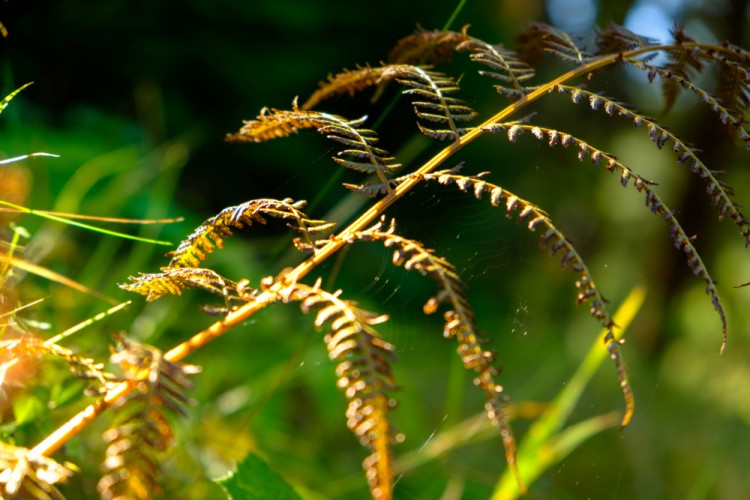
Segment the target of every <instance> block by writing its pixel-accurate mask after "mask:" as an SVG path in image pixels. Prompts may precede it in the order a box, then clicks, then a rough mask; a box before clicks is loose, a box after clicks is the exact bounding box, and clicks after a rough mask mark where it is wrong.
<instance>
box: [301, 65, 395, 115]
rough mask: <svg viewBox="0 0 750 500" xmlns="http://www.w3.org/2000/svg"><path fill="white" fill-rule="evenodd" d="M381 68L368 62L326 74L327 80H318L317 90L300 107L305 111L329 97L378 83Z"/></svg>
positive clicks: (351, 93) (381, 72) (351, 94)
mask: <svg viewBox="0 0 750 500" xmlns="http://www.w3.org/2000/svg"><path fill="white" fill-rule="evenodd" d="M383 69H384V67H383V66H381V67H379V68H372V67H370V65H369V64H368V65H366V66H363V67H357V69H354V70H348V69H345V70H344V71H342V72H340V73H337V74H336V75H328V78H327V80H326V81H325V82H320V84H319V85H318V86H319V88H318V90H316V91H315V92H313V94H312V95H311V96H310V97H308V98H307V100H306V101H305V103H304V104H303V105H302V106H300V109H301V110H305V111H307V110H310V109H312V108H314V107H315V106H317V105H318V104H319V103H320V102H322V101H325V100H327V99H330V98H331V97H334V96H337V95H340V94H348V95H349V96H350V97H351V96H353V95H354V94H356V93H357V92H361V91H362V90H364V89H366V88H369V87H373V86H375V85H378V84H380V83H381V78H382V77H383Z"/></svg>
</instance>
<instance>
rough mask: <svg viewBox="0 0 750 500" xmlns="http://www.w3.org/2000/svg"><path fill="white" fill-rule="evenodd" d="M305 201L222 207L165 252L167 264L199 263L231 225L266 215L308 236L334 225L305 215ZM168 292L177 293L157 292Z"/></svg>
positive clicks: (265, 201)
mask: <svg viewBox="0 0 750 500" xmlns="http://www.w3.org/2000/svg"><path fill="white" fill-rule="evenodd" d="M305 204H306V202H305V201H293V200H291V199H290V198H286V199H283V200H274V199H270V198H261V199H257V200H250V201H247V202H245V203H243V204H241V205H237V206H234V207H228V208H225V209H224V210H222V211H221V212H219V214H218V215H216V216H214V217H211V218H210V219H208V220H207V221H205V222H204V223H203V224H201V225H200V226H199V227H198V228H197V229H196V230H195V231H194V232H193V234H191V235H190V236H188V237H187V239H186V240H184V241H182V243H180V245H179V246H178V247H177V249H176V250H174V251H172V252H169V253H168V254H167V256H168V257H171V258H172V260H171V261H170V262H169V266H168V267H169V268H180V267H198V266H199V265H200V263H201V261H202V260H205V259H206V257H207V254H209V253H211V252H212V251H213V250H214V248H217V247H218V248H222V246H223V244H224V238H226V237H228V236H230V235H231V234H232V228H236V229H241V228H243V227H245V226H252V225H253V223H259V224H266V222H267V220H266V217H273V218H276V219H285V220H288V221H290V222H289V226H290V227H291V228H293V229H295V230H297V231H299V232H301V233H302V234H303V235H305V236H306V237H309V235H310V234H314V233H318V232H325V231H328V230H330V229H332V228H333V227H334V224H333V223H330V222H326V221H323V220H315V219H310V218H308V217H307V215H305V214H304V213H303V212H302V209H303V208H304V207H305ZM134 279H137V278H134ZM165 285H166V284H165ZM132 291H137V290H132ZM167 292H169V293H179V292H177V291H176V290H174V289H171V290H166V291H163V292H161V293H159V295H163V294H164V293H167ZM138 293H140V292H138ZM159 295H157V297H158V296H159ZM154 298H156V297H154ZM152 300H153V299H152Z"/></svg>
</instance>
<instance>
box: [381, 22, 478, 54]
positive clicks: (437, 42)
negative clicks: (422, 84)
mask: <svg viewBox="0 0 750 500" xmlns="http://www.w3.org/2000/svg"><path fill="white" fill-rule="evenodd" d="M468 29H469V26H468V25H466V26H464V27H463V29H462V30H461V32H460V33H457V32H455V31H429V30H425V29H423V28H417V31H416V32H415V33H413V34H411V35H409V36H406V37H404V38H402V39H401V40H399V41H398V43H397V44H396V46H395V47H393V49H392V50H391V52H390V54H388V62H389V63H391V64H424V63H429V64H436V63H438V62H440V61H448V60H450V59H451V57H452V56H453V52H454V51H455V50H456V47H457V46H458V45H460V44H461V43H462V42H464V41H466V40H467V39H468V36H467V34H466V32H467V31H468Z"/></svg>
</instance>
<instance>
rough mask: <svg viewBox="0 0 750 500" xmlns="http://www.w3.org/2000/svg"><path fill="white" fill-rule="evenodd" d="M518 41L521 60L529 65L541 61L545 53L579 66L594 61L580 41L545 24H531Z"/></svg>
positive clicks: (519, 36)
mask: <svg viewBox="0 0 750 500" xmlns="http://www.w3.org/2000/svg"><path fill="white" fill-rule="evenodd" d="M516 40H517V42H518V44H519V50H518V53H519V55H520V57H521V59H522V60H523V61H526V62H527V63H529V64H534V63H535V62H536V61H538V60H539V59H541V56H542V54H543V53H545V52H548V53H550V54H553V55H555V56H557V57H558V58H560V59H562V60H563V61H565V62H568V63H572V64H575V65H577V66H583V65H584V64H586V63H588V62H591V61H592V60H593V59H594V56H593V55H592V54H590V53H589V52H588V51H587V50H586V49H585V47H584V46H583V43H582V42H581V40H580V39H578V38H577V37H574V36H571V35H569V34H568V33H566V32H565V31H563V30H561V29H558V28H555V27H554V26H550V25H548V24H544V23H537V22H532V23H529V25H528V26H527V27H526V29H525V30H524V31H523V32H522V33H521V34H520V35H518V37H517V38H516Z"/></svg>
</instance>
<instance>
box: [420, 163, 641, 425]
mask: <svg viewBox="0 0 750 500" xmlns="http://www.w3.org/2000/svg"><path fill="white" fill-rule="evenodd" d="M486 175H487V172H485V173H481V174H479V175H476V176H473V177H469V176H465V175H458V174H455V173H454V171H443V172H433V173H430V174H424V175H422V177H423V178H424V179H425V180H428V181H437V182H439V183H440V184H446V185H448V184H454V185H456V186H457V187H458V188H459V189H461V191H464V192H467V193H468V192H470V193H473V194H474V196H475V197H476V198H477V199H481V197H482V194H484V193H489V196H490V203H491V204H492V205H493V206H500V205H501V204H502V205H504V206H505V214H506V216H507V217H508V218H510V217H512V216H513V215H514V214H515V216H516V221H517V222H523V223H525V224H526V225H527V227H528V229H529V230H530V231H536V229H537V228H541V229H542V232H541V237H540V242H541V245H542V247H549V248H550V255H555V254H557V253H558V252H560V251H562V258H561V260H560V265H561V266H562V267H563V268H565V267H567V266H570V268H571V269H573V270H574V271H576V272H577V273H578V276H579V278H578V280H576V282H575V285H576V288H577V289H578V296H577V298H576V300H577V302H578V304H581V303H584V302H589V303H590V308H589V312H590V314H591V315H592V316H593V317H594V318H596V319H597V320H598V321H599V322H600V323H601V324H602V326H604V328H606V329H607V335H606V336H605V338H604V341H605V342H606V345H607V349H608V351H609V354H610V357H611V358H612V360H613V361H614V362H615V367H616V369H617V377H618V380H619V382H620V387H621V388H622V391H623V395H624V398H625V406H626V411H625V416H624V417H623V420H622V425H623V426H625V425H627V424H628V423H629V422H630V419H631V417H632V415H633V411H634V409H635V401H634V398H633V392H632V389H631V387H630V382H629V379H628V374H627V368H626V367H625V362H624V361H623V359H622V355H621V354H620V343H619V342H618V341H617V339H616V338H615V336H614V333H613V332H612V328H613V327H614V321H613V320H612V316H611V315H610V313H609V311H608V309H607V303H608V300H607V299H605V298H604V296H603V295H602V293H601V291H600V290H599V287H598V286H597V285H596V283H595V282H594V279H593V277H592V276H591V272H590V271H589V269H588V267H587V266H586V263H585V262H584V261H583V258H582V257H581V255H580V254H579V253H578V251H577V250H576V249H575V247H574V246H573V244H572V243H571V242H570V241H569V240H568V239H567V238H566V237H565V235H564V234H563V232H562V231H560V230H559V229H557V227H556V226H555V225H554V224H553V223H552V220H551V219H550V218H549V216H548V215H547V213H546V212H544V211H543V210H542V209H541V208H539V207H537V206H536V205H534V204H533V203H531V202H530V201H527V200H524V199H523V198H520V197H518V196H516V195H515V194H513V193H511V192H510V191H508V190H507V189H504V188H502V187H500V186H497V185H495V184H492V183H490V182H487V181H486V180H484V177H485V176H486Z"/></svg>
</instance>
